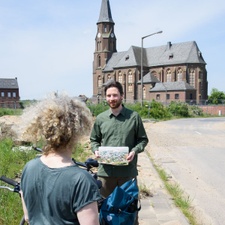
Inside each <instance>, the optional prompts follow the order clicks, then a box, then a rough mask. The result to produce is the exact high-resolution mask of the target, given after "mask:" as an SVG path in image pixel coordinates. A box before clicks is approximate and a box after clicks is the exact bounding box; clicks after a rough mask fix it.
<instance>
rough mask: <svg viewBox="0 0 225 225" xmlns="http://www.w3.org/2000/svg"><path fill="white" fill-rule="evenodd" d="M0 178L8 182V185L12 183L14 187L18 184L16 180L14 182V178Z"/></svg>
mask: <svg viewBox="0 0 225 225" xmlns="http://www.w3.org/2000/svg"><path fill="white" fill-rule="evenodd" d="M0 180H2V181H4V182H5V183H7V184H10V185H12V186H14V187H15V186H17V185H18V182H16V181H15V180H12V179H10V178H8V177H6V176H1V177H0Z"/></svg>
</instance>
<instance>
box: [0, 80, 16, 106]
mask: <svg viewBox="0 0 225 225" xmlns="http://www.w3.org/2000/svg"><path fill="white" fill-rule="evenodd" d="M19 101H20V95H19V86H18V82H17V78H14V79H11V78H0V108H14V109H15V108H20V104H19Z"/></svg>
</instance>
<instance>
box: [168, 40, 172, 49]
mask: <svg viewBox="0 0 225 225" xmlns="http://www.w3.org/2000/svg"><path fill="white" fill-rule="evenodd" d="M171 46H172V44H171V41H168V42H167V50H170V48H171Z"/></svg>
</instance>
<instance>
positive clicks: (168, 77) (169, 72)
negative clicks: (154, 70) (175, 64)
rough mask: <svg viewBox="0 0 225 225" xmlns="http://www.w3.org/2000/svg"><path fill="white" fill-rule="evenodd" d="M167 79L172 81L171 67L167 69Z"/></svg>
mask: <svg viewBox="0 0 225 225" xmlns="http://www.w3.org/2000/svg"><path fill="white" fill-rule="evenodd" d="M166 81H167V82H171V81H172V76H171V70H170V69H168V70H167V71H166Z"/></svg>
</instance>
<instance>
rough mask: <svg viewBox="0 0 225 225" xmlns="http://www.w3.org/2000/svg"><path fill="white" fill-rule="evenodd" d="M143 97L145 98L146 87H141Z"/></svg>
mask: <svg viewBox="0 0 225 225" xmlns="http://www.w3.org/2000/svg"><path fill="white" fill-rule="evenodd" d="M143 99H146V87H143Z"/></svg>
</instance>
